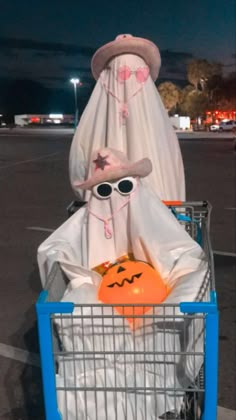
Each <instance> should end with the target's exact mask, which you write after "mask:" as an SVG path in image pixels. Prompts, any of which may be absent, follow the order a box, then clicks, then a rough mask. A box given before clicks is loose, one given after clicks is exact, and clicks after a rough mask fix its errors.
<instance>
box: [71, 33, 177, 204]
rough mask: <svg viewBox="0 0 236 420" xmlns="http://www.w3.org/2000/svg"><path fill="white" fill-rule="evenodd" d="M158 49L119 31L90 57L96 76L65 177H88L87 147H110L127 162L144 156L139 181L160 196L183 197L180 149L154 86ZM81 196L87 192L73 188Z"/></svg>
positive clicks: (163, 197)
mask: <svg viewBox="0 0 236 420" xmlns="http://www.w3.org/2000/svg"><path fill="white" fill-rule="evenodd" d="M160 65H161V58H160V53H159V50H158V48H157V46H156V45H155V44H153V43H152V42H151V41H149V40H146V39H143V38H137V37H133V36H131V35H120V36H118V37H117V38H116V39H115V41H112V42H110V43H108V44H106V45H104V46H102V47H101V48H99V49H98V50H97V51H96V53H95V54H94V56H93V58H92V73H93V76H94V77H95V79H96V80H97V83H96V86H95V88H94V91H93V93H92V95H91V97H90V99H89V102H88V104H87V107H86V108H85V110H84V112H83V115H82V117H81V120H80V123H79V125H78V127H77V130H76V133H75V135H74V139H73V142H72V147H71V151H70V179H71V184H72V187H73V188H74V182H75V181H78V180H81V181H83V180H84V179H86V178H87V177H88V176H90V168H89V165H88V162H90V161H91V154H92V150H98V149H100V148H103V147H111V148H114V149H118V150H120V151H122V152H123V153H125V155H126V156H127V157H128V158H129V159H131V160H134V161H135V160H139V159H142V158H143V157H148V158H150V159H151V160H152V162H153V171H152V173H151V174H150V175H149V176H148V177H147V178H146V179H145V180H144V183H146V184H149V186H150V187H151V188H152V190H153V191H154V193H156V194H157V195H158V196H159V198H160V199H162V200H185V179H184V169H183V162H182V156H181V151H180V147H179V144H178V139H177V136H176V134H175V132H174V129H173V127H172V125H171V123H170V120H169V117H168V114H167V112H166V110H165V108H164V106H163V104H162V101H161V99H160V96H159V93H158V91H157V88H156V86H155V81H156V79H157V77H158V73H159V69H160ZM74 190H75V193H76V194H77V195H79V196H80V197H81V198H83V199H86V198H88V195H89V193H88V192H87V193H85V194H84V193H83V191H82V190H78V189H75V188H74Z"/></svg>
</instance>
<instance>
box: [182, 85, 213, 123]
mask: <svg viewBox="0 0 236 420" xmlns="http://www.w3.org/2000/svg"><path fill="white" fill-rule="evenodd" d="M207 108H208V96H207V94H206V93H204V92H199V91H196V90H192V91H190V92H189V93H188V94H186V96H185V99H184V101H183V102H182V104H181V112H182V113H183V114H186V115H189V116H190V118H194V119H195V118H198V117H200V116H201V115H203V114H204V113H205V111H206V110H207Z"/></svg>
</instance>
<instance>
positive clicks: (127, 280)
mask: <svg viewBox="0 0 236 420" xmlns="http://www.w3.org/2000/svg"><path fill="white" fill-rule="evenodd" d="M142 274H143V273H137V274H133V276H132V277H131V279H127V278H124V279H123V280H122V281H121V283H118V282H117V281H115V282H114V283H111V284H108V285H107V287H111V288H112V287H114V286H118V287H123V286H124V284H125V282H127V283H129V284H132V283H133V282H134V280H135V278H137V279H139V277H141V275H142Z"/></svg>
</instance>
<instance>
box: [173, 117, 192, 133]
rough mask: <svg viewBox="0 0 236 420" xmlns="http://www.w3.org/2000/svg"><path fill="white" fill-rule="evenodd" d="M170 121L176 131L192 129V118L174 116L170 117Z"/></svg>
mask: <svg viewBox="0 0 236 420" xmlns="http://www.w3.org/2000/svg"><path fill="white" fill-rule="evenodd" d="M170 121H171V124H172V126H173V127H174V129H175V130H190V129H191V121H190V117H185V116H180V115H174V116H173V117H170Z"/></svg>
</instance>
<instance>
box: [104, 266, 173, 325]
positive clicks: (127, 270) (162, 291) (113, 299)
mask: <svg viewBox="0 0 236 420" xmlns="http://www.w3.org/2000/svg"><path fill="white" fill-rule="evenodd" d="M166 296H167V287H166V286H165V285H164V283H163V281H162V279H161V277H160V275H159V273H158V272H157V271H156V270H154V268H153V267H152V266H151V265H150V264H147V263H145V262H143V261H125V262H123V263H119V264H116V265H114V266H112V267H110V268H109V269H108V270H107V271H106V272H105V273H104V275H103V278H102V281H101V283H100V287H99V290H98V299H99V300H100V301H101V302H103V303H107V304H125V305H127V304H131V305H133V306H132V307H127V306H125V307H116V308H115V309H116V311H117V312H118V313H120V314H121V315H124V316H125V317H126V318H127V320H128V321H129V323H130V324H134V318H128V316H130V315H142V314H144V313H145V312H147V311H148V310H149V309H150V307H148V306H145V305H147V304H158V303H161V302H162V301H163V300H164V299H165V297H166ZM135 304H142V305H144V306H135Z"/></svg>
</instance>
